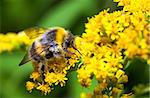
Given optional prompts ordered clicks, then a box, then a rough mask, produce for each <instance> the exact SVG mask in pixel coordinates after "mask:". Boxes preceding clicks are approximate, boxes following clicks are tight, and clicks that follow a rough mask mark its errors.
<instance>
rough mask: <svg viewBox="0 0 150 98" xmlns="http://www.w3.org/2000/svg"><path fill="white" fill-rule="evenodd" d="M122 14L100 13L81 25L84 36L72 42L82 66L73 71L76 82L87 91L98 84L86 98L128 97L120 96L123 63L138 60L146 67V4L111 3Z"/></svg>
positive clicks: (149, 39)
mask: <svg viewBox="0 0 150 98" xmlns="http://www.w3.org/2000/svg"><path fill="white" fill-rule="evenodd" d="M115 1H120V2H119V5H124V6H125V7H124V10H122V11H114V12H113V13H108V10H104V11H102V12H100V13H99V14H98V15H95V16H94V17H92V18H90V19H89V20H88V23H86V24H85V27H86V29H85V33H83V34H82V37H77V38H76V46H77V48H78V50H79V51H80V52H81V54H83V55H82V60H83V65H82V66H81V68H80V69H78V70H77V73H78V80H79V82H80V83H81V85H82V86H83V87H89V86H90V85H91V81H92V79H96V80H97V81H98V84H97V86H96V87H95V89H94V91H93V95H91V94H87V96H86V97H88V98H91V97H92V98H93V97H94V98H95V97H96V98H108V97H110V98H114V97H119V96H120V97H121V96H122V97H123V98H124V97H125V98H127V97H129V96H130V95H131V94H125V95H124V94H122V93H123V88H124V87H123V83H126V82H128V76H127V75H126V74H125V72H124V71H123V68H124V67H125V63H124V61H125V59H126V58H133V57H135V56H138V57H141V58H143V59H145V60H147V61H148V63H149V64H150V24H149V23H150V16H149V15H150V13H149V11H150V10H149V5H148V4H149V0H146V1H145V0H115ZM89 96H91V97H89Z"/></svg>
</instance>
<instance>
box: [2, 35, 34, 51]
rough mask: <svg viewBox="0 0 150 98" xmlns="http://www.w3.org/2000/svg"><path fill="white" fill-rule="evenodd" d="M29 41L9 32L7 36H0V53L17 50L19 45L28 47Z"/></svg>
mask: <svg viewBox="0 0 150 98" xmlns="http://www.w3.org/2000/svg"><path fill="white" fill-rule="evenodd" d="M30 44H31V40H30V39H29V38H28V37H27V36H26V35H25V34H24V33H22V32H21V33H18V34H15V33H13V32H9V33H7V34H0V53H2V52H4V51H12V50H15V49H19V48H20V47H21V45H27V46H28V45H30Z"/></svg>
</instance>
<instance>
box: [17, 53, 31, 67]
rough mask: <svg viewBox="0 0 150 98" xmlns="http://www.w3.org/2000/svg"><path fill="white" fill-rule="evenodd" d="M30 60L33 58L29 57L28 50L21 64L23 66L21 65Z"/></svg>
mask: <svg viewBox="0 0 150 98" xmlns="http://www.w3.org/2000/svg"><path fill="white" fill-rule="evenodd" d="M29 61H31V59H30V58H29V55H28V52H27V53H26V54H25V56H24V57H23V59H22V60H21V62H20V64H19V66H21V65H23V64H25V63H27V62H29Z"/></svg>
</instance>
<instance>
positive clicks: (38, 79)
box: [26, 54, 78, 95]
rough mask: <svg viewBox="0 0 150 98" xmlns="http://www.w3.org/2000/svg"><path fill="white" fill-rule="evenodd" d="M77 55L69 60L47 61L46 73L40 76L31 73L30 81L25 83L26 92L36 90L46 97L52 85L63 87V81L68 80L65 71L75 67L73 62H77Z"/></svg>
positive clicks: (35, 72) (36, 73)
mask: <svg viewBox="0 0 150 98" xmlns="http://www.w3.org/2000/svg"><path fill="white" fill-rule="evenodd" d="M77 55H78V54H75V55H73V56H72V57H71V58H70V59H69V60H67V59H65V58H64V59H51V60H50V61H47V62H46V66H47V67H48V70H47V71H44V73H41V74H40V73H39V72H37V71H34V72H32V74H31V75H30V79H31V80H30V81H27V82H26V88H27V90H28V91H30V92H31V91H32V90H33V89H37V90H40V91H41V92H42V93H44V94H45V95H46V94H48V93H50V92H51V91H52V90H53V86H54V85H60V86H61V87H63V86H65V84H66V82H65V81H66V80H68V78H67V77H66V75H67V73H68V72H67V71H68V70H69V69H71V68H73V67H74V66H75V62H77V61H78V59H77V58H78V57H77ZM35 66H36V65H35Z"/></svg>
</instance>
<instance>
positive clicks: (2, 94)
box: [0, 0, 149, 98]
mask: <svg viewBox="0 0 150 98" xmlns="http://www.w3.org/2000/svg"><path fill="white" fill-rule="evenodd" d="M106 8H110V11H113V10H116V9H119V8H116V4H115V3H113V2H112V0H89V1H88V2H87V0H0V15H1V16H0V19H1V20H0V32H1V33H7V32H19V31H21V30H23V29H26V28H29V27H33V26H40V27H50V26H62V27H64V28H66V29H68V30H70V31H72V32H73V33H74V34H81V33H83V32H84V23H86V22H87V17H91V16H93V15H96V14H98V13H99V12H100V11H101V10H103V9H106ZM12 40H13V39H12ZM23 55H24V52H16V51H14V52H11V53H2V54H0V98H37V97H38V98H39V97H42V98H48V97H61V96H63V97H64V96H65V97H71V98H79V96H80V93H81V92H90V91H92V90H93V87H94V86H92V87H91V88H89V89H85V88H82V87H81V86H80V84H79V83H78V81H77V77H76V73H74V72H71V73H70V74H68V77H70V78H69V80H68V81H67V85H66V86H65V87H63V88H61V87H56V88H55V89H56V90H54V91H53V92H52V93H51V94H50V95H47V96H43V95H41V93H39V92H37V91H33V93H32V94H30V93H29V92H28V91H26V89H25V81H27V78H28V77H29V74H30V73H31V72H32V70H33V68H32V66H31V64H30V63H28V64H26V65H25V66H22V67H18V64H19V62H20V60H21V59H22V56H23ZM137 61H138V62H137ZM141 65H143V66H141ZM135 66H136V67H135ZM135 68H136V69H135ZM125 70H126V71H127V73H128V75H130V77H129V83H128V84H126V85H127V87H129V89H127V90H126V91H127V92H128V91H130V90H132V88H131V87H134V86H135V84H136V85H138V84H140V83H149V79H148V77H149V76H148V73H149V66H146V63H145V62H144V61H141V60H139V59H138V60H135V61H133V62H131V63H130V64H129V66H128V67H127V68H126V69H125ZM132 80H133V81H132ZM92 82H94V83H95V84H96V81H92ZM135 92H138V89H136V90H135Z"/></svg>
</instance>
